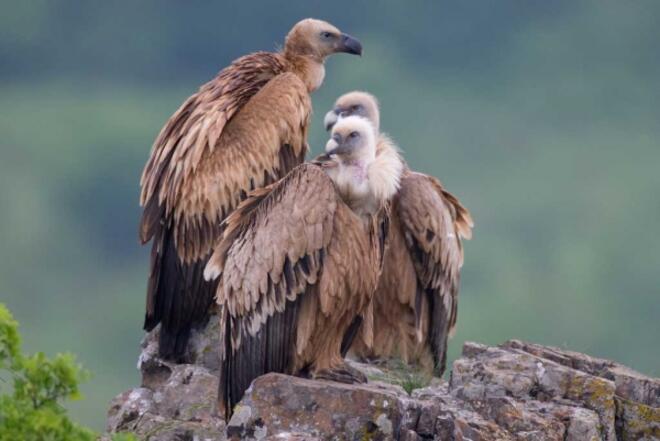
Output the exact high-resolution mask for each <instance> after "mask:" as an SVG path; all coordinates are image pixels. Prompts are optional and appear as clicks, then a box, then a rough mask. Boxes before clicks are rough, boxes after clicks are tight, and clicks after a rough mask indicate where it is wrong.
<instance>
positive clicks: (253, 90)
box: [140, 52, 311, 359]
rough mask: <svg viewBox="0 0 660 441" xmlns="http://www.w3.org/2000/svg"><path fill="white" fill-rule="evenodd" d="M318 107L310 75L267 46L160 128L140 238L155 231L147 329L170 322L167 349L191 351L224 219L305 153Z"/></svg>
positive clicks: (170, 353)
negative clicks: (298, 72)
mask: <svg viewBox="0 0 660 441" xmlns="http://www.w3.org/2000/svg"><path fill="white" fill-rule="evenodd" d="M310 113H311V102H310V98H309V94H308V92H307V89H306V87H305V85H304V84H303V83H302V81H301V80H300V79H299V78H298V77H297V76H295V75H294V74H292V73H286V72H284V66H283V64H282V62H281V60H280V59H279V58H278V56H277V55H276V54H270V53H265V52H262V53H256V54H252V55H248V56H245V57H243V58H240V59H238V60H236V61H235V62H234V63H233V64H232V65H231V66H229V67H228V68H226V69H224V70H223V71H222V72H220V74H219V75H218V76H217V77H216V78H215V79H214V80H212V81H210V82H209V83H207V84H206V85H204V86H202V87H201V89H200V90H199V92H198V93H196V94H195V95H193V96H192V97H190V98H189V99H188V100H187V101H186V102H185V103H184V104H183V105H182V106H181V108H180V109H179V110H178V111H177V112H176V113H175V114H174V115H173V116H172V118H170V120H169V121H168V123H167V124H166V125H165V127H164V128H163V130H162V131H161V133H160V134H159V136H158V138H157V139H156V142H155V144H154V147H153V149H152V152H151V157H150V159H149V161H148V162H147V165H146V167H145V169H144V172H143V175H142V179H141V185H142V194H141V200H140V202H141V204H142V205H143V206H144V212H143V216H142V221H141V224H140V239H141V240H142V242H143V243H144V242H147V241H149V240H151V239H153V245H152V253H151V268H150V277H149V284H148V288H147V311H146V317H145V329H146V330H151V329H152V328H153V327H155V326H156V325H157V324H158V323H159V322H161V323H162V325H161V331H160V345H159V346H160V353H161V356H164V357H166V358H174V359H181V358H183V356H184V353H185V349H186V343H187V340H188V337H189V333H190V329H191V327H192V326H194V325H197V324H200V323H203V322H204V321H205V319H206V318H207V314H208V309H209V307H210V305H211V303H212V299H213V292H214V289H215V284H213V283H208V282H206V281H204V280H203V277H202V275H203V269H204V266H205V265H206V262H207V260H208V257H209V255H210V253H211V251H212V247H213V245H214V243H215V240H216V239H217V237H218V236H219V234H220V223H221V222H222V220H223V219H224V218H225V217H226V215H227V214H228V213H230V212H231V211H232V210H233V209H234V208H235V207H236V205H238V203H239V202H240V200H241V199H243V198H244V197H245V195H246V194H247V192H248V191H250V190H251V189H253V188H259V187H261V186H264V185H267V184H268V183H270V182H273V181H275V180H277V179H279V178H281V177H283V176H284V175H285V174H286V173H287V172H288V171H290V170H291V169H292V168H293V167H295V166H296V165H298V164H299V163H301V162H302V161H303V159H304V156H305V153H306V151H307V145H306V142H305V139H306V135H307V133H306V132H307V125H308V120H309V116H310Z"/></svg>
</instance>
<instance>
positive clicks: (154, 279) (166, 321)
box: [144, 228, 217, 363]
mask: <svg viewBox="0 0 660 441" xmlns="http://www.w3.org/2000/svg"><path fill="white" fill-rule="evenodd" d="M207 260H208V256H207V257H206V258H204V259H199V260H196V261H194V262H191V263H183V262H181V260H180V259H179V256H178V253H177V251H176V249H175V247H174V240H173V239H172V235H171V232H170V231H169V229H168V228H162V229H160V231H158V232H157V234H156V236H155V238H154V242H153V245H152V251H151V274H150V277H149V285H148V288H147V312H146V314H145V320H144V329H145V330H146V331H151V330H152V329H153V328H154V327H155V326H156V325H158V324H159V323H160V335H159V343H158V353H159V355H160V357H161V358H163V359H165V360H170V361H174V362H177V363H180V362H184V361H187V360H186V354H187V346H188V339H189V338H190V332H191V330H192V329H193V328H196V327H200V326H203V325H205V324H206V322H207V321H208V317H209V309H210V308H211V305H212V303H213V296H214V293H215V287H216V284H217V282H207V281H205V280H204V266H205V265H206V261H207Z"/></svg>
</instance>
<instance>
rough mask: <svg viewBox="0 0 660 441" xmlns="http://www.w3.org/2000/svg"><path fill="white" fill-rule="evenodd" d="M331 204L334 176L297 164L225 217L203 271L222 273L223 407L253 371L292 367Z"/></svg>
mask: <svg viewBox="0 0 660 441" xmlns="http://www.w3.org/2000/svg"><path fill="white" fill-rule="evenodd" d="M335 207H336V196H335V190H334V186H333V184H332V182H331V181H330V180H329V178H328V177H327V176H326V175H325V173H324V172H323V171H321V170H320V168H319V167H316V166H313V165H309V164H303V165H301V166H298V167H297V168H295V169H294V170H293V171H292V172H291V173H289V174H288V175H287V176H286V177H285V178H284V179H282V180H281V181H279V182H277V183H275V184H272V185H270V186H268V187H266V188H263V189H259V190H256V191H254V192H252V193H251V194H250V196H249V197H248V199H246V200H245V201H244V202H243V203H241V204H240V205H239V207H238V208H237V209H236V211H234V212H233V213H232V214H231V215H230V216H229V217H228V218H227V220H226V221H225V227H226V229H225V231H224V233H223V236H222V239H221V240H220V242H219V243H218V246H217V248H216V250H215V252H214V253H213V256H212V257H211V259H210V260H209V264H208V266H207V270H206V274H205V275H206V277H207V278H219V279H220V283H219V285H218V289H217V301H218V303H219V304H220V305H221V309H222V310H223V311H224V312H225V314H226V315H225V317H224V320H225V321H226V325H225V329H224V335H225V337H226V338H225V342H224V347H223V349H222V353H223V355H224V359H223V361H224V363H223V367H224V370H223V372H222V375H223V376H222V377H221V382H220V397H221V400H224V403H225V404H226V408H225V409H224V410H225V412H227V413H228V412H230V409H232V408H233V406H234V405H235V404H236V403H237V402H238V401H239V400H240V399H241V397H242V396H243V393H244V391H245V389H247V387H248V386H249V384H250V382H251V381H252V380H253V379H254V378H256V377H257V376H259V375H262V374H264V373H266V372H272V371H277V372H290V370H291V369H292V366H293V364H292V362H291V357H292V356H293V354H294V353H295V351H296V344H295V342H296V334H297V327H296V325H297V316H298V309H299V305H300V299H301V294H303V293H305V292H306V291H307V290H309V289H315V288H314V287H313V286H312V285H314V284H316V283H317V281H318V277H319V272H320V270H321V267H322V264H323V259H324V250H325V248H326V247H327V246H328V244H329V242H330V239H331V234H332V225H333V217H334V210H335ZM298 350H300V348H298Z"/></svg>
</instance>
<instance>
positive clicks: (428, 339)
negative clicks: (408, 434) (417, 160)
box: [325, 92, 473, 376]
mask: <svg viewBox="0 0 660 441" xmlns="http://www.w3.org/2000/svg"><path fill="white" fill-rule="evenodd" d="M351 115H358V116H361V117H363V118H367V119H368V120H369V121H371V122H372V124H373V125H374V128H375V129H376V136H377V137H378V141H377V147H376V149H377V151H383V150H395V151H396V150H398V149H397V147H396V146H395V145H394V143H393V142H392V140H391V139H390V138H389V137H387V136H386V135H384V134H382V133H380V132H379V124H380V115H379V108H378V102H377V100H376V98H375V97H374V96H372V95H370V94H368V93H365V92H351V93H347V94H345V95H343V96H341V97H340V98H339V99H337V101H336V103H335V107H334V109H333V110H331V111H330V112H328V113H327V114H326V116H325V125H326V129H330V128H332V127H333V126H334V124H336V123H337V120H339V121H341V120H342V119H343V118H344V117H349V116H351ZM472 227H473V222H472V218H471V216H470V213H469V212H468V210H467V209H465V207H463V206H462V205H461V203H460V202H459V201H458V199H456V197H454V196H453V195H452V194H450V193H449V192H448V191H447V190H445V189H444V188H443V186H442V184H441V183H440V181H439V180H438V179H436V178H434V177H432V176H428V175H425V174H422V173H417V172H414V171H412V170H410V169H409V168H408V167H407V166H406V167H405V169H404V171H403V174H402V176H401V183H400V189H399V192H398V193H397V195H396V196H395V197H394V198H393V201H392V212H391V216H390V234H389V235H388V240H387V246H386V252H385V263H384V265H383V273H382V276H381V278H380V282H379V285H378V289H377V291H376V294H374V304H373V337H369V338H368V339H367V340H369V341H365V339H364V338H360V335H358V338H356V339H355V341H354V343H353V346H352V348H351V353H352V354H353V355H354V356H357V357H358V358H364V359H373V358H376V359H378V358H380V359H386V358H393V357H396V358H401V359H402V360H403V361H405V362H407V363H414V364H418V365H420V366H421V367H422V368H423V369H424V370H426V371H427V372H429V373H431V372H433V373H435V374H436V375H437V376H441V375H442V374H443V373H444V370H445V366H446V356H447V339H448V337H450V336H451V335H452V334H453V331H454V328H455V326H456V309H457V305H458V287H459V278H460V270H461V266H462V265H463V247H462V244H461V239H469V238H470V237H471V236H472ZM371 341H372V342H373V344H371V345H370V344H369V343H371Z"/></svg>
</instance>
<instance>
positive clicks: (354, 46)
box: [284, 18, 362, 61]
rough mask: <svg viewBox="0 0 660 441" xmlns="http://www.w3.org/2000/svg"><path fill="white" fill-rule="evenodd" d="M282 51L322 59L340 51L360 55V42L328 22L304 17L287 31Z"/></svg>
mask: <svg viewBox="0 0 660 441" xmlns="http://www.w3.org/2000/svg"><path fill="white" fill-rule="evenodd" d="M284 52H285V53H286V54H290V55H294V56H308V57H312V58H314V59H315V60H317V61H323V60H325V58H326V57H327V56H329V55H332V54H336V53H340V52H344V53H347V54H354V55H362V44H360V42H359V41H358V40H356V39H355V38H353V37H351V36H350V35H348V34H344V33H342V32H341V31H340V30H339V29H337V28H336V27H335V26H333V25H331V24H330V23H328V22H325V21H323V20H316V19H313V18H306V19H304V20H301V21H299V22H298V23H296V25H295V26H294V27H293V28H292V29H291V31H289V34H288V35H287V36H286V40H285V42H284Z"/></svg>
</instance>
